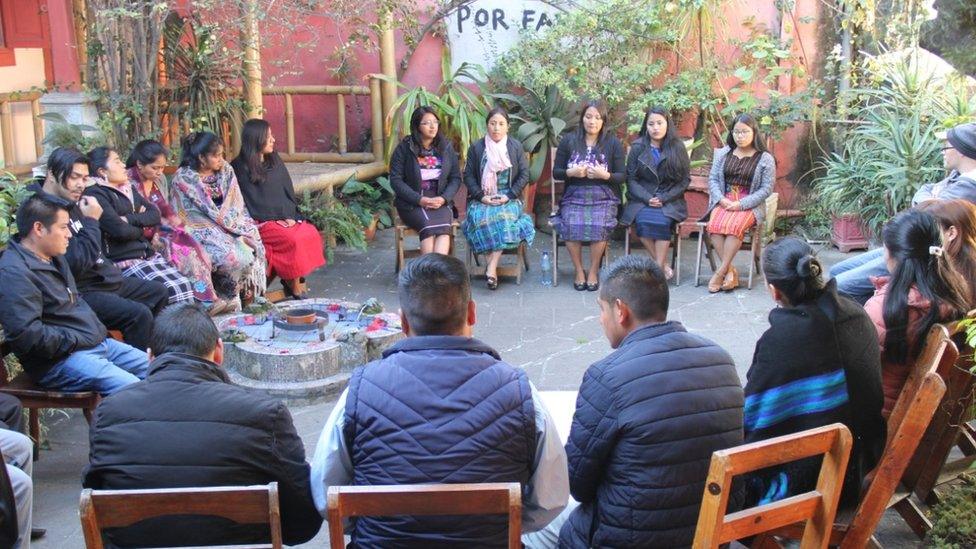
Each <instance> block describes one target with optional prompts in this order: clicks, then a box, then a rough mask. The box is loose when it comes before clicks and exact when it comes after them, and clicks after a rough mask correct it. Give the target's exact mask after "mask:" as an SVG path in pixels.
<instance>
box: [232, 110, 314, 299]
mask: <svg viewBox="0 0 976 549" xmlns="http://www.w3.org/2000/svg"><path fill="white" fill-rule="evenodd" d="M274 145H275V138H274V136H273V135H272V134H271V126H270V125H269V124H268V123H267V122H265V121H264V120H260V119H256V118H255V119H251V120H248V121H247V122H245V123H244V130H243V132H242V135H241V152H240V154H239V155H237V158H235V159H234V160H233V162H231V166H232V167H233V168H234V173H235V174H236V175H237V183H238V185H240V187H241V193H243V194H244V204H246V205H247V210H248V212H250V214H251V217H252V218H254V220H255V221H257V222H258V231H259V232H260V233H261V241H262V242H264V252H265V253H266V254H267V257H268V279H269V280H270V279H271V278H272V277H274V276H276V275H277V276H279V277H281V284H282V286H284V288H285V293H287V294H288V295H290V296H292V297H296V298H301V297H303V296H302V295H299V294H300V293H301V292H300V291H299V290H298V287H299V285H300V282H301V280H302V279H303V277H305V276H306V275H308V274H309V273H311V272H312V271H314V270H315V269H318V268H319V267H321V266H322V265H325V256H324V255H322V237H321V236H319V232H318V230H316V229H315V227H314V226H313V225H312V224H311V223H305V222H304V220H302V218H301V215H299V213H298V203H297V202H296V201H295V189H294V187H292V183H291V175H289V174H288V169H287V168H286V167H285V163H284V162H283V161H282V160H281V157H279V156H278V153H277V152H275V149H274Z"/></svg>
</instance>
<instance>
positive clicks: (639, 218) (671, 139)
mask: <svg viewBox="0 0 976 549" xmlns="http://www.w3.org/2000/svg"><path fill="white" fill-rule="evenodd" d="M690 170H691V161H690V160H689V159H688V151H687V150H686V149H685V144H684V143H683V142H682V141H681V138H680V137H678V132H677V131H676V129H675V127H674V125H673V124H672V123H671V116H670V115H669V114H668V111H666V110H665V109H663V108H661V107H651V108H649V109H647V113H646V114H645V115H644V123H643V124H642V125H641V129H640V134H639V136H638V138H637V140H636V141H634V143H633V144H632V145H631V147H630V154H629V155H628V156H627V205H626V206H624V211H623V214H622V215H621V216H620V222H621V223H622V224H623V225H628V226H629V225H631V224H634V225H635V228H636V230H637V237H638V238H640V241H641V244H643V245H644V248H646V249H647V253H649V254H651V257H652V258H654V261H656V262H657V264H658V265H660V266H661V269H662V270H663V271H664V276H665V277H666V278H667V279H669V280H670V279H671V277H673V276H674V272H672V270H671V266H670V265H668V247H669V246H670V244H671V233H672V232H674V227H675V225H676V224H678V223H681V222H682V221H684V220H685V218H686V217H688V205H687V204H685V190H687V189H688V185H689V184H690V183H691V176H690Z"/></svg>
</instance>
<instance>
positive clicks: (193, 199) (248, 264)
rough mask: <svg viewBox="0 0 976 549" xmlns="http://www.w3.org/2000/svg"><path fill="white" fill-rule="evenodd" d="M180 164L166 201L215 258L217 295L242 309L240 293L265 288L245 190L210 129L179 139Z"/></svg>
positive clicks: (252, 293)
mask: <svg viewBox="0 0 976 549" xmlns="http://www.w3.org/2000/svg"><path fill="white" fill-rule="evenodd" d="M182 145H183V154H182V157H181V158H180V169H178V170H177V171H176V174H175V175H174V176H173V180H172V181H171V182H170V187H169V194H170V200H169V203H170V205H172V206H173V209H174V210H175V211H176V214H177V215H178V216H179V217H180V219H181V220H182V221H183V226H184V228H185V229H186V232H188V233H190V236H192V237H193V238H194V239H196V241H197V242H199V243H200V244H201V245H202V246H203V249H204V250H206V251H207V253H208V254H209V255H210V260H211V261H212V262H213V283H214V288H215V289H216V291H217V295H218V296H220V297H221V298H223V299H227V300H230V301H231V302H232V308H234V309H240V305H241V302H240V301H241V297H242V295H243V297H244V298H245V299H248V298H253V297H254V296H255V295H261V294H263V293H264V291H265V289H266V288H267V283H268V281H267V278H266V275H265V273H266V269H267V260H266V259H265V255H264V243H263V242H262V241H261V235H260V233H259V232H258V227H257V224H256V223H255V222H254V219H253V218H251V214H250V213H248V211H247V206H245V204H244V195H243V194H242V193H241V188H240V186H239V185H238V184H237V177H236V176H235V175H234V170H233V168H231V166H230V163H228V162H225V161H224V145H223V143H221V142H220V138H219V137H217V136H216V135H214V134H213V133H210V132H193V133H191V134H190V135H188V136H186V137H185V138H184V139H183V144H182Z"/></svg>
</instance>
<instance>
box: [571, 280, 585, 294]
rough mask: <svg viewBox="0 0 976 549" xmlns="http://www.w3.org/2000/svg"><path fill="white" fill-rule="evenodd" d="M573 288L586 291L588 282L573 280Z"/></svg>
mask: <svg viewBox="0 0 976 549" xmlns="http://www.w3.org/2000/svg"><path fill="white" fill-rule="evenodd" d="M573 288H574V289H575V290H576V291H577V292H583V291H586V282H573Z"/></svg>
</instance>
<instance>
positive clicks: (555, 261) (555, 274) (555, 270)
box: [552, 228, 559, 288]
mask: <svg viewBox="0 0 976 549" xmlns="http://www.w3.org/2000/svg"><path fill="white" fill-rule="evenodd" d="M558 285H559V236H557V235H556V230H555V228H554V229H553V231H552V286H553V288H555V287H556V286H558Z"/></svg>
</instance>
